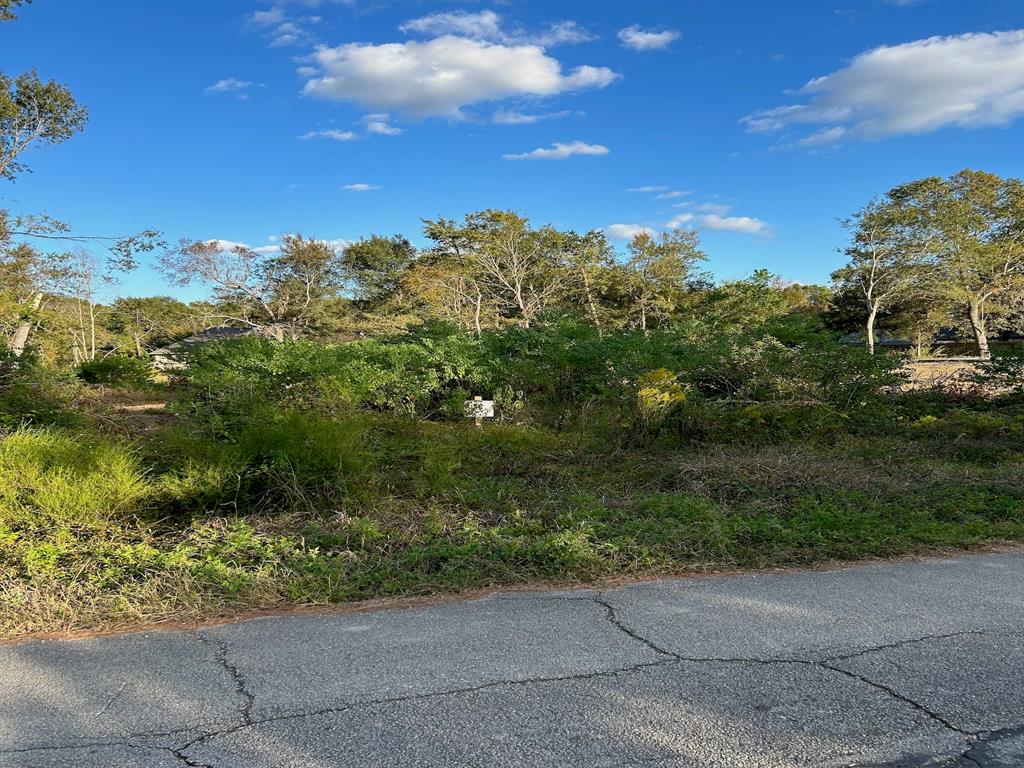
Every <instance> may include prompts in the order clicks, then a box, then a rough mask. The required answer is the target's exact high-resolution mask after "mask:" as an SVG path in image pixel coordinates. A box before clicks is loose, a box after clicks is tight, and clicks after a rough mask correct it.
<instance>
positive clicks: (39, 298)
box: [11, 291, 43, 357]
mask: <svg viewBox="0 0 1024 768" xmlns="http://www.w3.org/2000/svg"><path fill="white" fill-rule="evenodd" d="M42 305H43V292H42V291H36V293H35V294H33V296H32V311H33V312H38V311H39V308H40V307H41V306H42ZM32 325H33V322H32V319H31V318H25V319H24V320H22V321H21V322H20V323H18V327H17V328H15V329H14V334H13V335H12V336H11V352H13V353H14V355H15V357H21V354H22V352H24V351H25V345H26V344H28V337H29V334H31V333H32Z"/></svg>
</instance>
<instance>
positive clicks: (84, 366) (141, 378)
mask: <svg viewBox="0 0 1024 768" xmlns="http://www.w3.org/2000/svg"><path fill="white" fill-rule="evenodd" d="M75 370H76V372H77V375H78V378H79V379H81V380H82V381H84V382H86V383H87V384H107V385H109V386H115V387H117V386H121V387H138V386H143V385H145V384H146V383H147V382H148V381H149V366H148V365H147V364H146V361H145V360H140V359H139V358H137V357H128V356H127V355H107V356H106V357H97V358H94V359H92V360H83V361H82V362H81V363H79V364H78V366H77V368H76V369H75Z"/></svg>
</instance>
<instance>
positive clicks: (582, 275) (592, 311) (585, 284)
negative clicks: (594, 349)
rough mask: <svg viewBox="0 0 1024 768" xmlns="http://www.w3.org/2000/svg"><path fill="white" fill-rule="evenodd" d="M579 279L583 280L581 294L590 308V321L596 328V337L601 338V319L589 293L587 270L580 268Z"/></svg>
mask: <svg viewBox="0 0 1024 768" xmlns="http://www.w3.org/2000/svg"><path fill="white" fill-rule="evenodd" d="M580 278H582V280H583V292H584V294H585V295H586V297H587V306H588V307H590V319H591V320H593V321H594V326H595V327H596V328H597V336H598V338H601V337H602V336H604V333H603V332H602V330H601V319H600V318H599V317H598V315H597V307H596V306H595V305H594V295H593V294H592V293H591V292H590V280H589V279H588V278H587V270H586V269H584V268H583V267H582V266H581V267H580Z"/></svg>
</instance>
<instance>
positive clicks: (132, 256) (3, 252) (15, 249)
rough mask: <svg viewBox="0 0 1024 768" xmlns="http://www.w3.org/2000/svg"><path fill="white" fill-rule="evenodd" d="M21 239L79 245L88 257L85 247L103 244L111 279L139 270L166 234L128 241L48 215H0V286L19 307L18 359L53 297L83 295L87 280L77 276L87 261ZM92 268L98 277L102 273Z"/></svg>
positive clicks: (13, 341)
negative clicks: (76, 229)
mask: <svg viewBox="0 0 1024 768" xmlns="http://www.w3.org/2000/svg"><path fill="white" fill-rule="evenodd" d="M20 237H25V238H29V239H33V240H42V241H54V242H57V243H61V244H75V245H76V246H78V252H82V253H85V251H84V247H85V246H90V247H96V246H100V247H102V248H103V249H104V250H105V251H106V254H105V258H104V260H103V262H102V270H103V273H104V274H105V275H106V276H107V278H108V279H109V278H111V277H112V275H113V274H114V273H116V272H120V271H127V270H130V269H133V268H134V267H135V260H136V256H137V255H138V254H139V253H144V252H148V251H152V250H153V249H155V248H157V247H160V246H161V245H162V243H163V241H162V240H161V239H160V233H159V232H156V231H154V230H145V231H143V232H139V233H137V234H134V235H128V236H127V237H106V236H83V235H76V234H75V233H73V232H72V231H71V227H70V226H69V225H68V224H66V223H64V222H62V221H57V220H56V219H52V218H50V217H47V216H18V217H14V218H10V217H9V216H8V215H7V214H6V212H4V211H0V277H2V278H3V282H2V284H0V285H2V286H4V288H3V289H0V290H5V291H6V292H7V294H8V297H9V298H12V299H13V303H14V305H15V307H16V313H17V320H16V323H15V326H14V328H13V330H12V331H11V333H10V338H9V347H10V349H11V350H12V352H13V353H14V354H15V355H16V356H17V355H20V354H21V353H22V352H23V350H24V349H25V346H26V344H27V343H28V341H29V337H30V335H31V333H32V330H33V328H35V327H37V326H38V324H39V321H40V312H41V310H42V308H43V304H44V301H45V299H46V297H47V296H48V295H49V296H51V297H55V296H58V295H74V296H82V294H81V292H80V291H79V290H78V289H79V288H81V287H82V283H81V281H79V280H76V279H73V278H72V275H74V274H80V273H81V269H82V262H81V259H79V258H78V257H75V256H73V255H69V254H67V253H66V252H63V251H62V252H59V253H56V254H54V253H46V252H43V251H41V250H39V249H38V248H36V247H35V246H33V245H29V244H27V243H25V242H24V241H21V240H19V239H18V238H20ZM89 258H93V257H92V256H90V257H89ZM97 268H98V267H97ZM90 269H91V271H92V272H93V273H95V272H96V271H97V269H92V268H90ZM89 293H90V295H91V294H92V291H89ZM75 314H76V316H77V310H76V312H75Z"/></svg>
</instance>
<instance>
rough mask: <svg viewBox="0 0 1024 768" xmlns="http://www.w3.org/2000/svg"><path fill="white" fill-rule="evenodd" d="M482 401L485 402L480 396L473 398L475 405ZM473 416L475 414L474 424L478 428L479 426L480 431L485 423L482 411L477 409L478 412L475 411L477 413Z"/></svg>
mask: <svg viewBox="0 0 1024 768" xmlns="http://www.w3.org/2000/svg"><path fill="white" fill-rule="evenodd" d="M481 400H483V398H482V397H481V396H480V395H476V396H475V397H474V398H473V402H474V403H479V402H480V401H481ZM473 414H474V415H473V423H474V424H476V426H477V429H479V428H480V425H481V424H483V423H484V420H483V417H482V416H481V415H480V409H479V408H477V409H476V410H475V411H474V412H473Z"/></svg>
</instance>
